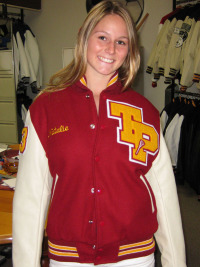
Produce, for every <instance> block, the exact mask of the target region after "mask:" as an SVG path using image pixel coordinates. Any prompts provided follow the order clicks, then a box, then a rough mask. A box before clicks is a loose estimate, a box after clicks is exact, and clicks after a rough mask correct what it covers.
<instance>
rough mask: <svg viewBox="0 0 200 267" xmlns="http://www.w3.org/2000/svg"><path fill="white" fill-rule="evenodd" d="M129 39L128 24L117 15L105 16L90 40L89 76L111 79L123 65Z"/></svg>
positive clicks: (87, 70) (88, 56)
mask: <svg viewBox="0 0 200 267" xmlns="http://www.w3.org/2000/svg"><path fill="white" fill-rule="evenodd" d="M128 44H129V39H128V31H127V27H126V23H125V22H124V20H123V19H122V18H121V17H120V16H119V15H116V14H112V15H107V16H105V17H104V18H103V19H102V20H101V21H100V22H99V23H98V24H97V25H96V27H95V28H94V29H93V31H92V32H91V34H90V37H89V39H88V48H87V69H86V77H87V74H88V75H90V77H91V75H92V76H93V77H97V75H98V76H99V77H104V78H105V76H106V77H107V78H110V77H111V76H112V75H113V74H114V72H115V71H116V70H118V69H119V68H120V67H121V65H122V64H123V62H124V60H125V58H126V56H127V54H128V51H129V45H128Z"/></svg>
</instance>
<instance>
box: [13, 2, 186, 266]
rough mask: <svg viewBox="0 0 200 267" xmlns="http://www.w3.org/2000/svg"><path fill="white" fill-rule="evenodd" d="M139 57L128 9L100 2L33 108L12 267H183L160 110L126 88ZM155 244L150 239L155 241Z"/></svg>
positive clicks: (19, 179)
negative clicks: (46, 261) (157, 266)
mask: <svg viewBox="0 0 200 267" xmlns="http://www.w3.org/2000/svg"><path fill="white" fill-rule="evenodd" d="M139 63H140V56H139V51H138V46H137V35H136V32H135V28H134V24H133V22H132V19H131V16H130V15H129V13H128V11H127V10H126V9H125V8H124V7H123V6H122V4H120V3H119V2H117V1H102V2H100V3H99V4H97V5H96V6H95V7H94V8H93V9H92V10H91V11H90V13H89V14H88V16H87V18H86V20H85V21H84V23H83V26H82V27H81V29H80V31H79V33H78V40H77V45H76V49H75V58H74V60H73V62H72V63H71V64H70V65H69V66H67V67H66V68H65V69H63V70H61V71H60V72H58V73H57V74H55V75H54V76H53V77H52V78H51V80H50V84H49V86H48V88H46V89H45V90H44V91H43V92H42V93H41V94H40V95H39V96H38V97H37V99H36V100H35V101H34V103H33V104H32V105H31V107H30V109H29V112H28V115H27V119H26V125H25V127H24V129H23V137H22V142H21V145H20V164H19V171H18V176H17V186H16V192H15V196H14V208H13V264H14V267H39V266H40V256H41V244H42V239H43V230H44V225H45V219H46V214H47V210H48V208H49V211H48V218H47V235H48V245H49V258H50V266H51V267H56V266H68V267H73V266H77V267H79V266H82V267H90V266H94V265H100V266H108V267H111V266H112V267H122V266H131V267H139V266H140V267H141V266H142V267H153V266H154V263H155V260H154V251H155V240H156V241H157V243H158V246H159V248H160V251H161V254H162V264H163V266H164V267H185V266H186V264H185V248H184V239H183V232H182V224H181V217H180V210H179V203H178V198H177V192H176V185H175V181H174V176H173V171H172V168H171V163H170V159H169V155H168V152H167V149H166V146H165V143H164V141H163V137H162V133H161V132H160V120H159V112H158V111H157V110H156V109H155V108H154V107H153V106H152V104H151V103H149V101H148V100H146V99H145V98H144V97H143V96H141V95H139V94H137V93H135V92H134V91H133V90H132V89H130V85H131V84H132V82H133V79H134V77H135V75H136V73H137V70H138V67H139ZM154 238H155V239H154Z"/></svg>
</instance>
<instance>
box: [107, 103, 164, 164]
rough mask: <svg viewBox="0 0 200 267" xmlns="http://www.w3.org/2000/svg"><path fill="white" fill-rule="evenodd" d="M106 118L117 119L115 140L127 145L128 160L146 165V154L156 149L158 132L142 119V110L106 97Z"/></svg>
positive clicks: (153, 153) (154, 152)
mask: <svg viewBox="0 0 200 267" xmlns="http://www.w3.org/2000/svg"><path fill="white" fill-rule="evenodd" d="M107 112H108V118H111V119H115V120H118V121H119V127H117V142H118V143H119V144H123V145H127V146H129V160H130V161H131V162H136V163H138V164H141V165H145V166H147V159H148V154H151V155H155V154H156V153H157V151H158V137H159V135H158V132H157V131H156V129H155V128H154V126H153V125H150V124H148V123H145V122H144V121H143V110H142V109H141V108H139V107H136V106H133V105H129V104H127V103H123V102H116V101H112V100H109V99H107Z"/></svg>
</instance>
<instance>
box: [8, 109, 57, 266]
mask: <svg viewBox="0 0 200 267" xmlns="http://www.w3.org/2000/svg"><path fill="white" fill-rule="evenodd" d="M25 126H26V127H27V128H26V129H28V131H27V133H28V135H27V139H26V147H25V150H24V152H23V153H22V154H20V161H19V170H18V175H17V184H16V189H15V194H14V201H13V267H39V266H40V257H41V250H42V240H43V235H44V226H45V220H46V214H47V210H48V204H49V199H50V192H51V186H52V177H51V175H50V173H49V167H48V161H47V158H46V155H45V151H44V149H43V147H42V145H41V143H40V140H39V138H38V136H37V133H36V131H35V128H34V126H33V124H32V122H31V118H30V113H29V112H28V113H27V118H26V124H25ZM23 138H25V136H24V137H22V139H23Z"/></svg>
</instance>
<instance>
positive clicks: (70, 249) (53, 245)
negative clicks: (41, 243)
mask: <svg viewBox="0 0 200 267" xmlns="http://www.w3.org/2000/svg"><path fill="white" fill-rule="evenodd" d="M48 244H49V246H50V247H51V248H55V249H60V250H66V251H76V252H77V249H76V247H68V246H58V245H55V244H53V243H51V242H50V241H48Z"/></svg>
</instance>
